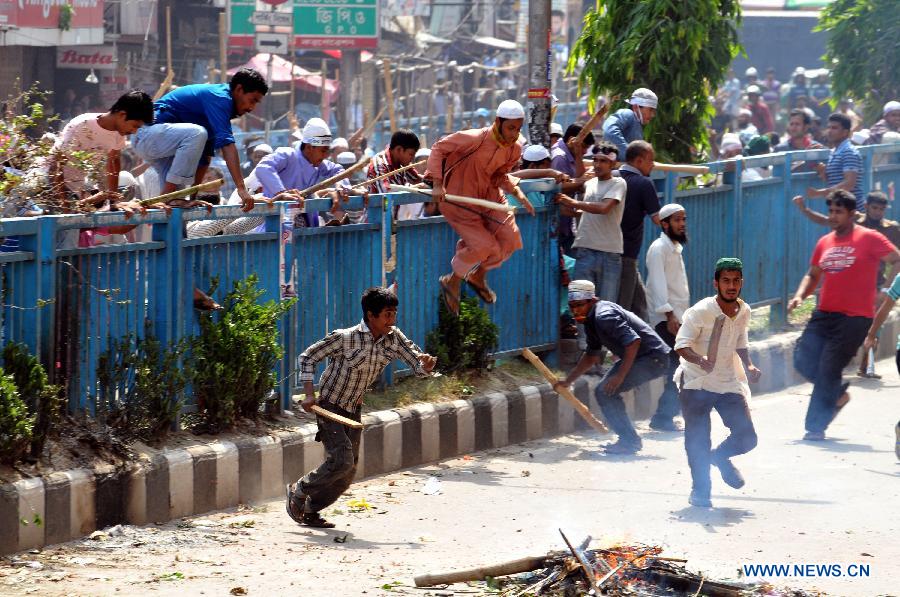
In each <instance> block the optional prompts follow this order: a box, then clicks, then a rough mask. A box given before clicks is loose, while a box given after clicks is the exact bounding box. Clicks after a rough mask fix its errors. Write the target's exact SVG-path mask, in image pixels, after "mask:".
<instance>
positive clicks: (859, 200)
mask: <svg viewBox="0 0 900 597" xmlns="http://www.w3.org/2000/svg"><path fill="white" fill-rule="evenodd" d="M852 127H853V123H852V121H851V120H850V117H849V116H847V115H846V114H841V113H840V112H835V113H834V114H832V115H831V116H829V117H828V129H827V132H826V134H827V135H828V143H829V144H830V145H831V147H832V148H833V149H832V150H831V157H830V158H828V164H819V165H818V166H816V170H817V171H818V173H819V177H820V178H821V179H822V180H824V181H825V184H827V185H828V186H827V187H825V188H823V189H816V188H814V187H809V188H808V189H807V190H806V196H807V197H827V196H828V195H830V194H831V193H832V192H833V191H836V190H838V189H843V190H845V191H848V192H850V193H853V196H854V197H855V198H856V210H857V211H858V212H861V213H862V212H864V211H865V210H866V203H865V199H864V197H863V192H862V158H861V157H860V155H859V151H857V149H856V148H855V147H853V144H852V143H850V129H851V128H852Z"/></svg>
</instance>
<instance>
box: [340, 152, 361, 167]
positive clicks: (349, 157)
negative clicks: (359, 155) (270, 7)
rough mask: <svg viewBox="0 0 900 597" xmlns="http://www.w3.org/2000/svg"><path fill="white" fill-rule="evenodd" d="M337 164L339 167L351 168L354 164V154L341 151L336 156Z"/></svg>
mask: <svg viewBox="0 0 900 597" xmlns="http://www.w3.org/2000/svg"><path fill="white" fill-rule="evenodd" d="M337 163H338V164H340V165H341V166H352V165H353V164H355V163H356V154H355V153H353V152H352V151H342V152H341V153H339V154H338V155H337Z"/></svg>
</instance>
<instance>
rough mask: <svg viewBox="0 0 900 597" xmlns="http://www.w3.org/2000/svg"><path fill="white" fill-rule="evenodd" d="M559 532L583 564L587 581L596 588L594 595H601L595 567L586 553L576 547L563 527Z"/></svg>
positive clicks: (581, 564)
mask: <svg viewBox="0 0 900 597" xmlns="http://www.w3.org/2000/svg"><path fill="white" fill-rule="evenodd" d="M559 534H560V535H562V538H563V541H565V542H566V545H567V546H568V547H569V551H571V552H572V555H573V556H575V560H577V561H578V565H579V566H581V570H582V571H583V572H584V576H585V578H587V581H588V582H589V583H590V585H591V588H592V589H594V595H599V594H600V587H599V586H598V585H597V579H596V578H594V569H593V568H592V567H591V565H590V563H588V561H587V560H586V559H585V558H584V554H583V553H581V552H580V551H578V550H577V549H575V546H574V545H572V542H571V541H569V538H568V537H566V534H565V533H563V530H562V529H559ZM610 574H611V573H610Z"/></svg>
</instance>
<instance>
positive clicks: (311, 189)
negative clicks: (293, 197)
mask: <svg viewBox="0 0 900 597" xmlns="http://www.w3.org/2000/svg"><path fill="white" fill-rule="evenodd" d="M368 163H369V158H363V159H361V160H359V161H358V162H356V163H355V164H353V165H352V166H350V167H349V168H347V169H345V170H344V171H343V172H341V173H339V174H335V175H334V176H332V177H331V178H326V179H325V180H323V181H322V182H317V183H316V184H314V185H313V186H311V187H307V188H305V189H303V190H302V191H300V194H301V195H303V196H304V197H306V196H307V195H310V194H312V193H315V192H316V191H321V190H322V189H327V188H328V187H330V186H331V185H333V184H334V183H336V182H340V181H342V180H344V179H345V178H348V177H349V176H350V175H351V174H353V173H354V172H356V171H357V170H359V169H360V168H362V167H363V166H365V165H366V164H368Z"/></svg>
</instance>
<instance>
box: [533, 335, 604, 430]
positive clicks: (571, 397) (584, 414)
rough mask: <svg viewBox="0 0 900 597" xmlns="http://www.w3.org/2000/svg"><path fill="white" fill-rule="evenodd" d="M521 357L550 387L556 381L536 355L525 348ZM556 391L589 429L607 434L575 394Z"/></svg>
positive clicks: (564, 388)
mask: <svg viewBox="0 0 900 597" xmlns="http://www.w3.org/2000/svg"><path fill="white" fill-rule="evenodd" d="M522 356H524V357H525V358H526V359H528V360H529V361H530V362H531V364H532V365H534V367H535V368H536V369H537V370H538V371H540V372H541V375H543V376H544V379H546V380H547V381H548V382H550V385H551V386H552V385H553V384H555V383H556V382H557V381H558V380H557V379H556V376H555V375H553V372H552V371H550V368H549V367H547V365H545V364H544V362H543V361H541V359H539V358H538V357H537V355H536V354H534V353H533V352H531V351H530V350H528V349H527V348H526V349H524V350H522ZM554 390H556V389H555V388H554ZM556 391H557V392H559V395H560V396H562V397H563V398H565V399H566V400H567V401H569V403H570V404H571V405H572V406H574V407H575V410H576V411H578V414H579V415H581V418H583V419H584V420H585V421H587V422H588V424H589V425H590V426H591V427H593V428H594V429H596V430H597V431H600V432H602V433H607V432H609V429H607V428H606V425H604V424H603V423H601V422H600V421H599V420H597V418H596V417H594V415H593V414H592V413H591V410H590V409H589V408H588V407H587V406H585V404H584V403H583V402H582V401H581V400H579V399H578V398H576V397H575V394H573V393H572V391H571V390H569V388H567V387H565V386H561V387H560V388H559V389H558V390H556Z"/></svg>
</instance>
